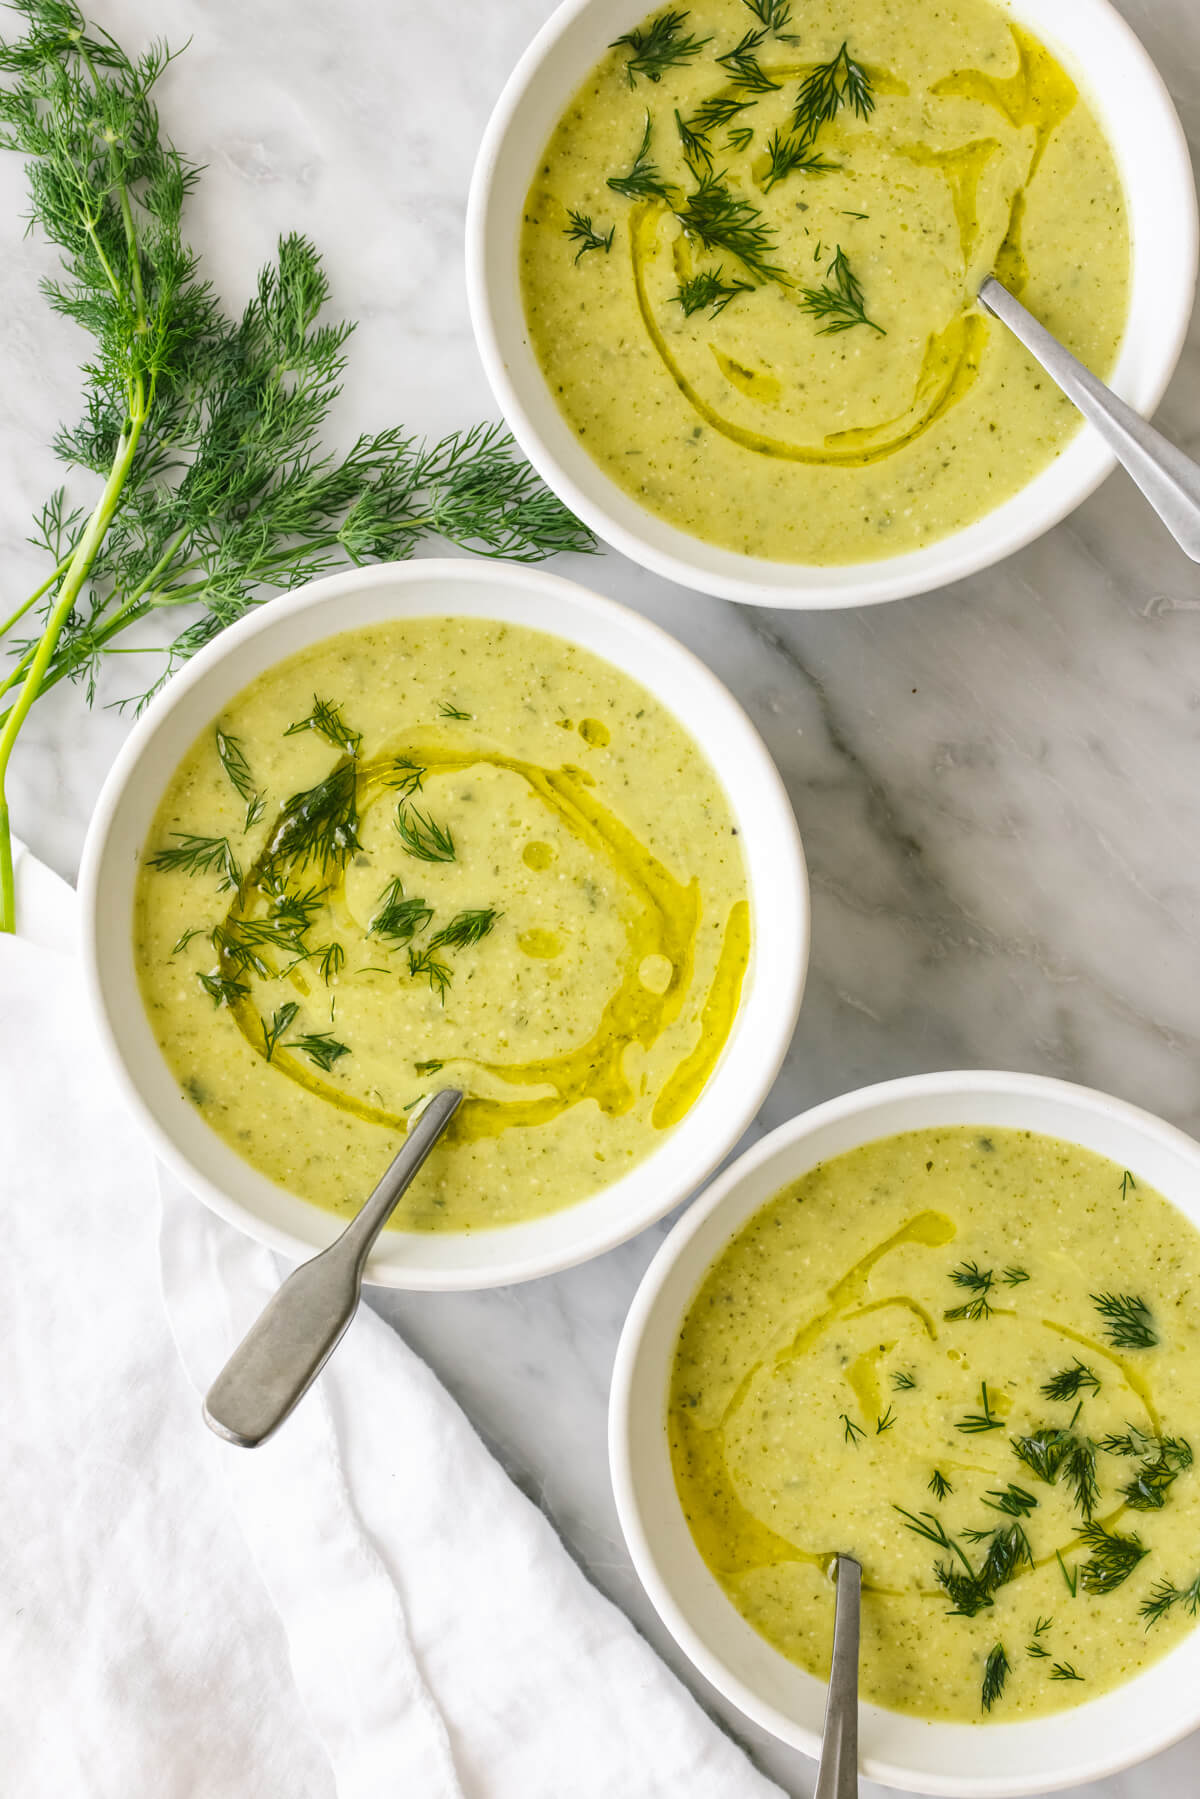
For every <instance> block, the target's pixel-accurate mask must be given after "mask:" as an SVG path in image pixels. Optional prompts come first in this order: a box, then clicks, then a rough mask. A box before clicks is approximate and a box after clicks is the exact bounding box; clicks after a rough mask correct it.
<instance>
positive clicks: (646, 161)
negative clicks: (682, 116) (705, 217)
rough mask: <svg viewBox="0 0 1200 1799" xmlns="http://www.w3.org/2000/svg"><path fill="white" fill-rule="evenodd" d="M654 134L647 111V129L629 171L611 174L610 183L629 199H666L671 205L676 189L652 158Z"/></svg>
mask: <svg viewBox="0 0 1200 1799" xmlns="http://www.w3.org/2000/svg"><path fill="white" fill-rule="evenodd" d="M653 135H654V124H653V121H652V120H651V117H650V114H649V113H647V114H646V129H645V130H644V131H643V133H642V141H641V143H640V144H639V146H638V152H637V155H636V156H635V157H634V159H633V161H632V163H631V164H630V166H629V173H628V174H627V175H610V176H609V177H608V185H609V187H611V188H612V190H613V192H614V193H617V194H623V195H624V196H625V198H626V199H627V200H665V201H666V202H667V204H668V205H671V204H672V203H673V199H674V194H675V189H674V188H673V187H671V185H670V183H669V182H667V181H666V180H665V179H664V177H663V175H662V173H661V171H660V170H659V169H658V168H657V167H656V166H655V164H654V163H652V162H651V160H650V139H651V138H652V137H653Z"/></svg>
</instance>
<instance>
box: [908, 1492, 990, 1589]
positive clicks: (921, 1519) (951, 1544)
mask: <svg viewBox="0 0 1200 1799" xmlns="http://www.w3.org/2000/svg"><path fill="white" fill-rule="evenodd" d="M892 1510H893V1511H894V1512H898V1513H899V1514H900V1516H901V1517H902V1518H903V1520H904V1522H905V1525H906V1526H907V1528H908V1529H909V1530H911V1531H912V1532H913V1533H914V1534H915V1535H916V1536H918V1537H924V1538H925V1540H926V1542H927V1543H936V1544H937V1546H938V1548H939V1549H944V1550H945V1551H946V1552H947V1554H949V1555H956V1556H957V1557H958V1559H959V1560H960V1561H961V1563H962V1565H963V1567H964V1568H965V1569H966V1571H967V1573H968V1574H969V1575H970V1577H971V1579H972V1580H974V1578H975V1570H974V1569H973V1568H972V1566H971V1564H970V1561H969V1560H968V1559H967V1556H966V1553H965V1551H964V1550H963V1548H962V1546H961V1545H960V1544H958V1543H956V1542H955V1540H954V1538H953V1537H952V1536H950V1535H949V1533H948V1532H947V1530H946V1527H945V1525H944V1524H943V1523H942V1521H941V1519H940V1518H939V1517H938V1515H937V1513H936V1512H909V1511H906V1510H905V1509H904V1507H903V1506H902V1505H893V1507H892Z"/></svg>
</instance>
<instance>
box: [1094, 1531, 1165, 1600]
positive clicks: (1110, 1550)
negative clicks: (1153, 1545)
mask: <svg viewBox="0 0 1200 1799" xmlns="http://www.w3.org/2000/svg"><path fill="white" fill-rule="evenodd" d="M1079 1535H1080V1539H1081V1541H1082V1542H1083V1544H1084V1545H1085V1547H1086V1548H1088V1549H1090V1550H1091V1551H1092V1555H1091V1558H1090V1560H1088V1561H1086V1562H1084V1563H1083V1565H1082V1566H1081V1568H1080V1570H1079V1584H1080V1586H1081V1587H1082V1588H1083V1590H1084V1592H1085V1593H1111V1592H1112V1591H1113V1590H1114V1588H1116V1587H1119V1586H1120V1585H1121V1582H1122V1581H1123V1580H1127V1579H1128V1578H1129V1576H1130V1575H1131V1574H1132V1573H1133V1570H1134V1569H1135V1568H1136V1567H1137V1565H1138V1563H1139V1562H1140V1561H1141V1559H1142V1557H1143V1556H1144V1555H1148V1554H1149V1550H1148V1549H1147V1548H1146V1546H1145V1545H1144V1543H1143V1542H1142V1540H1141V1538H1140V1537H1136V1536H1128V1537H1126V1536H1122V1535H1121V1533H1120V1532H1119V1531H1113V1530H1105V1528H1104V1526H1103V1525H1102V1524H1094V1523H1093V1524H1085V1525H1084V1527H1083V1529H1082V1530H1081V1531H1080V1533H1079Z"/></svg>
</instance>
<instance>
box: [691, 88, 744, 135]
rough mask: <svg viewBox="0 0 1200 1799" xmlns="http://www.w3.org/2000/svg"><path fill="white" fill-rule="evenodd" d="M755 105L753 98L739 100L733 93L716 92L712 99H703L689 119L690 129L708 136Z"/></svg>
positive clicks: (730, 123)
mask: <svg viewBox="0 0 1200 1799" xmlns="http://www.w3.org/2000/svg"><path fill="white" fill-rule="evenodd" d="M753 105H754V101H753V100H739V99H737V98H736V97H735V96H734V95H733V94H714V95H713V97H712V99H711V100H701V102H700V104H699V106H697V108H696V110H695V112H694V113H693V114H692V116H691V118H690V119H689V120H688V129H689V130H690V131H692V132H694V133H695V135H696V136H697V137H708V136H709V134H710V133H711V132H714V131H719V130H720V129H721V127H722V126H723V125H732V123H733V121H734V119H736V118H737V116H738V114H739V113H740V112H745V111H746V109H747V107H750V106H753Z"/></svg>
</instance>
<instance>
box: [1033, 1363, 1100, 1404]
mask: <svg viewBox="0 0 1200 1799" xmlns="http://www.w3.org/2000/svg"><path fill="white" fill-rule="evenodd" d="M1081 1387H1087V1388H1089V1389H1090V1391H1091V1392H1093V1393H1098V1392H1099V1391H1100V1381H1099V1378H1098V1377H1097V1375H1096V1374H1095V1373H1094V1372H1093V1370H1092V1369H1091V1368H1089V1367H1088V1366H1087V1364H1086V1363H1085V1362H1081V1361H1080V1359H1079V1357H1078V1356H1076V1357H1075V1360H1074V1362H1073V1363H1072V1365H1071V1367H1070V1368H1063V1369H1060V1371H1059V1372H1058V1373H1057V1374H1052V1375H1051V1376H1050V1379H1049V1380H1048V1381H1045V1382H1044V1383H1043V1385H1042V1389H1041V1391H1042V1393H1043V1394H1044V1396H1045V1397H1046V1398H1047V1399H1056V1400H1062V1399H1074V1397H1075V1395H1076V1394H1077V1393H1078V1392H1079V1390H1080V1388H1081Z"/></svg>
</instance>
